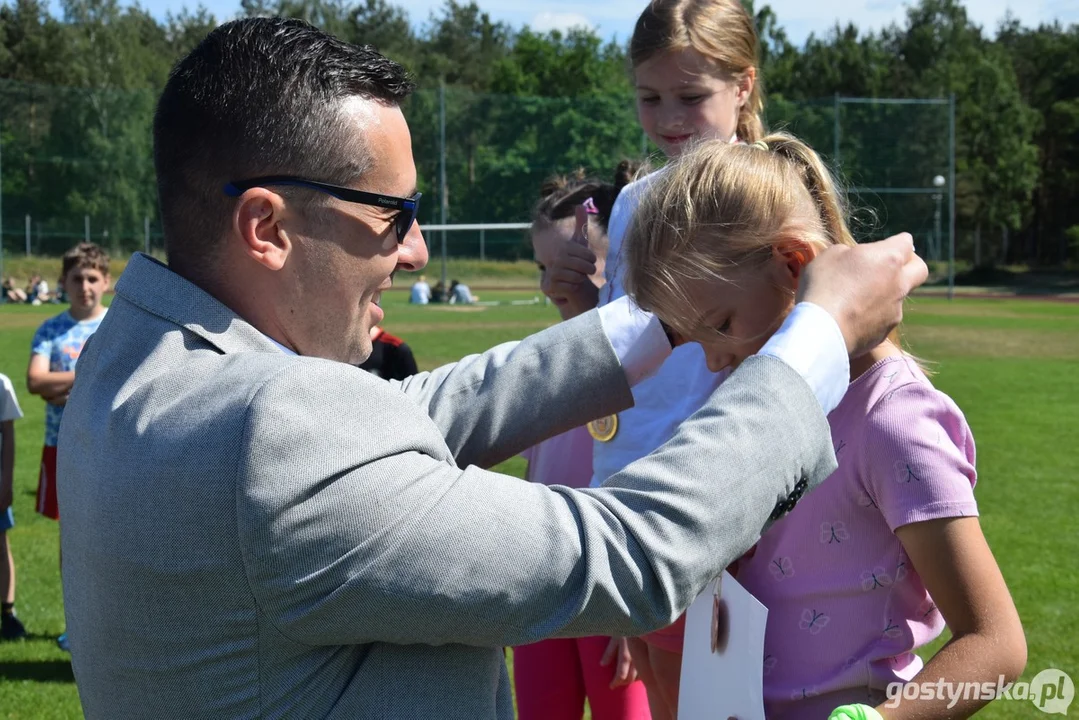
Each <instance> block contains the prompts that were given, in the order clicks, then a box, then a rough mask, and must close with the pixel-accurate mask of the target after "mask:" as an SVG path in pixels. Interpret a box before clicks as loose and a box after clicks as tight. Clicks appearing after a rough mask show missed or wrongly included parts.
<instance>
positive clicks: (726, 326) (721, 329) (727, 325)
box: [713, 318, 731, 335]
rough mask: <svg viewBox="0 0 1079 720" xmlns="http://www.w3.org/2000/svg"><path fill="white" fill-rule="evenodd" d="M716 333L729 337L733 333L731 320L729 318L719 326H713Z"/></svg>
mask: <svg viewBox="0 0 1079 720" xmlns="http://www.w3.org/2000/svg"><path fill="white" fill-rule="evenodd" d="M713 327H714V329H715V331H716V332H717V333H719V334H720V335H727V334H728V333H730V331H731V319H730V318H727V319H726V320H724V321H723V322H721V323H719V324H718V325H715V326H713Z"/></svg>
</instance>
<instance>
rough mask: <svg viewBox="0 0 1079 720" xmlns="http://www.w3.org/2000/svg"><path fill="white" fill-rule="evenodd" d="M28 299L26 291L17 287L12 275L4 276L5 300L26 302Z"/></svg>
mask: <svg viewBox="0 0 1079 720" xmlns="http://www.w3.org/2000/svg"><path fill="white" fill-rule="evenodd" d="M26 300H27V296H26V291H25V290H23V289H22V288H19V287H15V281H14V280H12V279H11V278H10V277H6V278H4V302H9V303H24V302H26Z"/></svg>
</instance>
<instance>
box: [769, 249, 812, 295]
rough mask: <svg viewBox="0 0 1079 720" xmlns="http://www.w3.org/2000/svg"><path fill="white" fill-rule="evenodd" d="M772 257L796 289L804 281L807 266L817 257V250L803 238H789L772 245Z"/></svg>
mask: <svg viewBox="0 0 1079 720" xmlns="http://www.w3.org/2000/svg"><path fill="white" fill-rule="evenodd" d="M772 257H773V259H774V260H775V261H776V262H777V263H778V264H779V265H780V267H781V271H782V272H783V273H784V275H785V276H786V277H787V278H789V280H790V281H791V282H792V283H793V285H794V287H797V286H798V282H799V281H800V280H801V279H802V273H803V272H804V271H805V267H806V265H808V264H809V263H810V261H812V260H813V258H815V257H817V248H816V246H815V245H813V244H812V243H809V242H806V241H805V240H802V239H801V238H787V239H785V240H781V241H780V242H778V243H776V244H775V245H772Z"/></svg>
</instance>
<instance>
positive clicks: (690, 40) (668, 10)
mask: <svg viewBox="0 0 1079 720" xmlns="http://www.w3.org/2000/svg"><path fill="white" fill-rule="evenodd" d="M629 55H630V61H631V64H632V81H633V85H634V88H635V93H636V99H637V113H638V118H639V120H640V123H641V128H642V129H643V130H644V132H645V134H647V136H648V137H649V138H650V139H651V140H652V142H653V143H655V144H656V146H657V147H659V149H660V150H662V151H663V153H664V154H665V155H666V156H667V157H668V158H677V157H678V156H679V155H680V154H681V153H682V151H683V149H684V148H686V147H688V146H689V145H691V144H692V143H694V142H697V141H700V140H703V139H713V138H714V139H718V140H721V141H724V142H731V143H747V142H754V141H756V140H757V139H759V138H760V136H761V134H762V133H763V127H762V122H761V112H762V110H763V108H764V95H763V92H762V89H761V78H760V73H759V69H758V56H759V42H758V39H757V33H756V30H755V28H754V23H753V18H752V17H751V16H750V15H749V13H747V12H746V9H745V8H744V7H743V6H742V3H741V2H740V0H653V2H651V3H649V4H648V6H647V7H645V8H644V11H643V12H642V13H641V15H640V17H639V18H638V20H637V24H636V26H635V29H634V31H633V37H632V39H631V40H630V48H629ZM663 174H664V171H663V170H660V171H658V172H655V173H652V174H651V175H648V176H646V177H644V178H642V179H640V180H638V181H637V182H635V183H632V184H631V185H629V186H627V187H626V189H625V190H624V191H623V192H622V193H621V194H620V195H619V197H618V201H617V202H616V203H615V206H614V210H613V212H612V214H611V218H610V223H609V226H608V237H609V242H610V247H609V251H608V255H607V263H606V270H605V273H604V274H605V277H606V283H605V285H604V287H603V288H602V289H600V290H598V291H597V289H596V283H594V282H593V281H592V279H591V277H590V276H592V275H594V273H595V271H596V267H595V262H596V257H595V254H594V253H592V252H591V251H590V250H589V249H588V248H586V247H583V246H581V245H575V244H573V243H564V244H563V246H562V248H561V249H560V251H559V252H557V253H554V257H553V261H552V264H551V265H550V266H548V271H549V274H550V277H551V278H553V279H554V281H553V282H552V283H551V286H550V288H549V292H548V294H549V296H550V297H552V299H554V300H555V302H556V303H558V304H559V307H560V308H563V307H568V308H573V310H574V312H581V311H583V310H586V309H590V308H593V307H596V306H597V304H598V305H604V304H607V303H609V302H611V301H612V300H616V299H618V298H619V297H621V296H622V295H624V294H625V291H624V290H623V271H624V269H625V263H624V262H623V260H624V258H622V257H621V252H620V249H621V244H622V238H623V235H624V234H625V231H626V227H627V226H628V225H629V222H630V220H631V219H632V217H633V214H634V211H635V209H636V207H637V202H638V199H639V197H640V194H641V193H642V192H643V191H644V190H645V189H646V188H647V187H648V185H649V184H650V183H651V182H653V180H654V179H655V178H657V177H660V176H662V175H663ZM722 379H723V376H717V375H714V374H713V373H711V372H709V370H708V367H707V365H706V363H705V359H704V355H703V353H702V352H701V350H700V348H699V347H697V346H694V345H690V346H685V347H680V348H677V349H676V350H675V352H674V353H673V354H672V355H671V357H670V358H669V359H668V360H667V362H665V363H664V364H663V366H662V367H661V368H660V370H659V371H658V372H657V373H656V374H655V375H654V376H652V377H651V378H649V379H648V380H645V381H644V382H642V383H640V384H639V385H637V386H636V387H635V388H634V389H633V399H634V407H633V408H632V409H630V410H628V411H625V412H622V413H619V414H618V415H617V416H611V417H609V418H602V419H601V420H599V421H598V422H597V423H594V424H593V425H592V426H591V429H592V431H593V432H592V434H593V437H594V438H595V439H596V442H595V449H594V454H593V477H592V482H593V484H594V485H598V484H600V483H602V482H603V481H604V480H606V479H607V478H608V477H610V476H611V475H613V474H614V473H616V472H618V471H619V470H621V469H622V468H624V467H625V466H627V465H629V464H630V463H631V462H633V461H634V460H637V459H639V458H642V457H644V456H645V455H648V454H649V453H650V452H652V451H653V450H655V449H656V448H658V447H659V446H660V445H662V444H663V443H664V442H665V441H666V440H668V439H669V438H670V437H671V436H672V435H673V433H674V431H675V429H676V428H677V427H678V425H679V424H680V423H681V422H682V421H683V420H685V419H686V418H687V417H689V416H690V415H691V414H693V413H694V412H695V411H696V410H697V409H698V408H699V407H700V406H701V405H702V404H703V403H704V401H705V400H706V399H707V398H708V397H709V395H710V394H711V393H712V391H713V390H715V388H716V387H717V386H718V385H719V383H720V382H721V381H722ZM677 637H678V623H676V625H675V626H674V627H673V629H672V630H669V631H667V632H664V631H660V632H659V633H655V634H652V635H649V636H646V638H645V639H644V640H639V639H631V640H630V641H629V642H630V647H631V650H632V654H633V660H634V663H635V664H636V667H637V669H638V671H639V672H640V674H641V679H642V680H643V681H644V683H645V687H646V688H647V690H648V699H649V705H650V707H651V711H652V717H653V719H654V720H668V719H670V720H673V718H674V717H675V716H676V714H677V707H678V698H677V686H678V675H679V671H680V667H681V655H680V653H681V644H680V643H678V642H676V641H675V640H672V638H677Z"/></svg>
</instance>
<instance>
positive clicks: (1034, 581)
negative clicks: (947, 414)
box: [0, 283, 1079, 719]
mask: <svg viewBox="0 0 1079 720" xmlns="http://www.w3.org/2000/svg"><path fill="white" fill-rule="evenodd" d="M402 284H405V283H402ZM536 294H537V293H506V292H503V293H481V295H483V298H482V299H484V300H489V299H499V300H504V301H508V300H511V299H519V300H524V299H528V298H532V297H534V296H535V295H536ZM385 305H386V307H387V319H386V322H385V327H386V328H387V329H388V330H390V331H391V332H393V333H395V334H397V335H400V336H402V337H404V338H405V339H406V340H407V341H408V342H409V344H410V345H411V346H412V347H413V349H414V351H415V353H416V356H417V358H418V360H419V363H420V367H421V369H429V368H432V367H435V366H437V365H440V364H443V363H446V362H450V361H453V360H456V359H459V358H460V357H462V356H464V355H467V354H469V353H473V352H478V351H481V350H484V349H486V348H488V347H490V346H491V345H494V344H496V343H499V342H504V341H508V340H514V339H518V338H520V337H523V336H524V335H526V334H529V333H532V332H535V331H537V330H540V329H542V328H544V327H546V326H548V325H550V324H552V323H553V322H555V321H556V320H557V315H556V313H555V311H554V309H553V308H550V307H546V306H544V305H542V304H538V305H530V306H509V305H503V306H497V307H468V308H461V307H448V306H428V307H423V308H419V307H410V306H409V305H407V303H406V302H405V294H404V293H398V292H394V293H391V294H388V296H387V298H386V301H385ZM60 309H61V308H59V307H57V306H51V307H36V308H35V307H29V306H0V372H2V373H4V374H6V375H8V376H9V377H10V378H11V379H12V381H13V382H14V384H15V387H16V389H17V391H18V393H19V402H20V403H21V405H22V409H23V412H24V413H25V415H26V417H25V418H24V419H23V420H21V421H19V422H18V423H17V424H16V428H17V437H18V453H17V462H16V475H15V513H16V523H17V524H16V527H15V529H14V530H13V531H12V532H11V533H10V540H11V543H12V546H13V548H14V553H15V559H16V565H17V570H18V611H19V615H20V617H21V618H22V619H23V621H24V622H25V624H26V626H27V628H28V630H29V631H30V633H31V637H30V639H29V640H26V641H20V642H14V643H10V642H9V643H0V718H20V719H23V718H35V719H37V718H75V717H79V716H80V711H79V704H78V697H77V694H76V691H75V686H74V683H73V680H72V675H71V670H70V665H69V664H68V657H67V656H66V655H65V654H64V653H62V652H60V651H59V650H58V649H57V648H56V645H55V643H54V639H55V637H56V635H58V634H59V633H60V632H61V631H62V630H63V627H64V623H63V611H62V606H61V592H60V582H59V574H58V571H57V527H56V525H55V524H54V523H53V522H51V521H48V520H45V519H43V518H41V517H39V516H37V515H36V514H35V513H34V511H33V507H34V489H35V487H36V482H37V466H38V460H39V456H40V445H41V440H42V436H43V418H44V406H43V404H42V402H41V401H40V400H38V399H36V398H32V397H31V396H30V395H29V394H28V393H27V392H26V389H25V382H24V377H25V371H26V363H27V359H28V352H29V346H30V339H31V337H32V335H33V332H34V330H35V328H36V327H37V325H38V324H39V323H41V322H42V321H43V320H44V319H45V318H46V317H48V316H49V315H50V314H53V313H55V312H57V311H58V310H60ZM908 318H909V319H908V322H907V325H906V333H905V334H906V338H907V340H908V341H909V344H910V346H911V347H912V349H913V350H914V351H915V352H916V353H917V354H918V355H919V356H921V357H923V358H926V359H929V360H931V361H933V367H934V369H935V370H936V373H937V374H936V376H935V382H936V384H937V385H938V387H940V388H941V389H942V390H944V391H945V392H947V393H949V394H950V395H951V396H952V397H953V398H955V400H956V401H957V402H958V403H959V405H960V407H962V408H963V409H964V411H965V412H966V414H967V418H968V420H969V421H970V424H971V426H972V427H973V429H974V435H975V438H976V439H977V442H978V467H979V471H980V479H979V483H978V488H977V496H978V499H979V503H980V506H981V512H982V523H983V526H984V528H985V533H986V535H987V536H988V538H989V541H990V544H991V545H992V547H993V550H994V552H995V553H996V555H997V558H998V560H999V562H1000V565H1001V567H1002V569H1003V571H1004V576H1005V577H1006V578H1007V580H1008V584H1009V586H1010V587H1011V590H1012V592H1013V594H1014V596H1015V600H1016V604H1017V605H1018V607H1019V613H1020V615H1021V616H1022V618H1023V622H1024V625H1025V627H1026V632H1027V638H1028V644H1029V648H1030V660H1029V662H1028V665H1027V672H1026V673H1025V675H1024V679H1026V680H1030V679H1031V678H1032V677H1033V676H1034V675H1036V674H1037V673H1038V672H1039V671H1041V670H1043V669H1045V668H1050V667H1056V668H1060V669H1062V670H1065V671H1067V672H1069V673H1070V674H1071V675H1072V676H1073V678H1075V679H1076V680H1079V648H1077V647H1076V640H1077V639H1079V619H1077V616H1076V614H1075V613H1074V612H1073V610H1074V608H1075V604H1076V599H1077V598H1079V533H1076V532H1075V530H1074V525H1075V523H1076V513H1077V511H1079V483H1077V482H1076V475H1075V474H1076V470H1077V469H1079V453H1077V451H1076V442H1075V438H1076V430H1075V428H1076V426H1077V425H1079V372H1077V371H1079V362H1077V358H1079V305H1066V304H1053V303H1048V302H1032V301H1021V300H1010V301H1005V300H993V301H985V300H981V301H977V300H956V301H954V302H952V303H949V302H948V301H945V300H936V299H926V298H921V299H916V300H914V301H912V302H911V304H910V307H909V315H908ZM501 469H502V470H504V471H505V472H509V473H512V474H515V475H520V474H522V472H523V470H524V467H523V463H522V462H520V461H511V462H508V463H506V464H505V465H503V466H502V467H501ZM935 647H936V646H933V648H929V649H927V650H928V651H931V650H932V649H934V648H935ZM980 717H985V718H1002V719H1003V718H1021V717H1030V718H1035V717H1042V714H1041V713H1040V712H1039V711H1037V710H1036V709H1035V708H1034V706H1033V705H1032V704H1031V703H1029V702H1026V703H1020V702H997V703H995V704H993V705H991V706H990V707H989V708H988V709H986V710H985V711H984V712H983V713H982V714H981V715H980Z"/></svg>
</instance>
